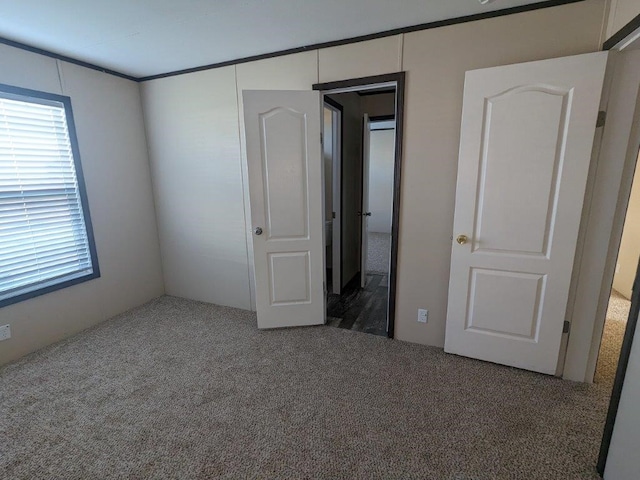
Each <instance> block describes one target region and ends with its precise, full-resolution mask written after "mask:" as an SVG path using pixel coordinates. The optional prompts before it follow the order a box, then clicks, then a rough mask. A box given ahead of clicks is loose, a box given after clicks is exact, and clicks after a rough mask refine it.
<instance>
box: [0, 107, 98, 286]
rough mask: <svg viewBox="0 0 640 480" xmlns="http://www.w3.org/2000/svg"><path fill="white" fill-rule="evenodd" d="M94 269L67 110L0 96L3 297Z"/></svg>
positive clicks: (0, 269)
mask: <svg viewBox="0 0 640 480" xmlns="http://www.w3.org/2000/svg"><path fill="white" fill-rule="evenodd" d="M90 269H91V255H90V251H89V245H88V240H87V234H86V227H85V225H84V216H83V212H82V204H81V202H80V199H79V194H78V186H77V180H76V174H75V165H74V163H73V156H72V151H71V145H70V141H69V135H68V131H67V125H66V117H65V112H64V108H63V107H62V105H61V104H60V106H52V105H42V104H39V103H33V102H25V101H19V100H15V99H14V98H1V97H0V296H4V295H6V292H8V291H13V290H15V289H19V288H24V287H25V286H31V285H34V284H37V283H39V282H40V283H41V282H46V281H50V280H51V279H53V278H57V277H58V276H61V275H66V274H69V273H74V272H78V271H84V270H90Z"/></svg>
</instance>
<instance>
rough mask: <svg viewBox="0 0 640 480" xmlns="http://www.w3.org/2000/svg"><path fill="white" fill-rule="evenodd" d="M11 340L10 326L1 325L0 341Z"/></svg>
mask: <svg viewBox="0 0 640 480" xmlns="http://www.w3.org/2000/svg"><path fill="white" fill-rule="evenodd" d="M10 338H11V326H10V325H3V326H1V327H0V341H2V340H9V339H10Z"/></svg>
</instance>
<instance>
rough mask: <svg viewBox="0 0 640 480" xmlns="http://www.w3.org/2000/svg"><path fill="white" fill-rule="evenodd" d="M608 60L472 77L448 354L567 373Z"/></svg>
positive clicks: (589, 58) (568, 61) (551, 63)
mask: <svg viewBox="0 0 640 480" xmlns="http://www.w3.org/2000/svg"><path fill="white" fill-rule="evenodd" d="M606 60H607V54H606V53H605V52H601V53H594V54H587V55H579V56H575V57H566V58H559V59H553V60H544V61H540V62H531V63H525V64H519V65H509V66H504V67H496V68H488V69H482V70H475V71H471V72H467V75H466V78H465V90H464V101H463V113H462V129H461V138H460V155H459V163H458V183H457V191H456V210H455V219H454V235H453V240H454V241H453V246H452V252H451V277H450V282H449V306H448V312H447V325H446V338H445V350H446V351H447V352H450V353H457V354H460V355H465V356H470V357H474V358H479V359H482V360H488V361H492V362H496V363H502V364H505V365H511V366H516V367H520V368H525V369H529V370H534V371H538V372H542V373H548V374H552V373H554V372H555V370H556V364H557V361H558V354H559V349H560V342H561V336H562V329H563V323H564V319H565V312H566V308H567V301H568V294H569V286H570V282H571V275H572V268H573V260H574V255H575V249H576V242H577V237H578V230H579V226H580V218H581V214H582V204H583V201H584V193H585V187H586V180H587V174H588V171H589V162H590V158H591V149H592V143H593V138H594V133H595V124H596V118H597V113H598V106H599V102H600V95H601V91H602V83H603V78H604V71H605V67H606ZM460 235H463V236H468V237H469V238H468V239H467V238H458V236H460ZM458 239H459V240H460V242H458Z"/></svg>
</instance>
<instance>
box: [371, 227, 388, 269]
mask: <svg viewBox="0 0 640 480" xmlns="http://www.w3.org/2000/svg"><path fill="white" fill-rule="evenodd" d="M390 261H391V235H390V234H388V233H378V232H369V233H368V235H367V273H377V274H381V275H384V274H385V273H389V262H390Z"/></svg>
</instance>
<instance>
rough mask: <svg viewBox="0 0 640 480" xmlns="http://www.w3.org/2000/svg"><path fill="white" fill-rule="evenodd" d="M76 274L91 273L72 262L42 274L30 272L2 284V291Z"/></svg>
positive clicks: (89, 269)
mask: <svg viewBox="0 0 640 480" xmlns="http://www.w3.org/2000/svg"><path fill="white" fill-rule="evenodd" d="M78 272H91V267H86V268H83V267H82V266H81V265H78V264H76V263H74V262H69V263H61V264H59V265H58V266H57V267H56V268H51V269H48V270H46V271H43V272H30V273H28V274H27V273H25V274H23V275H22V276H20V277H19V278H14V279H12V280H13V281H12V282H6V283H4V284H2V291H5V290H15V289H16V288H18V287H24V286H25V285H30V284H32V283H34V282H45V281H48V280H51V279H52V278H56V277H61V276H63V275H65V274H70V273H78Z"/></svg>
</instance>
